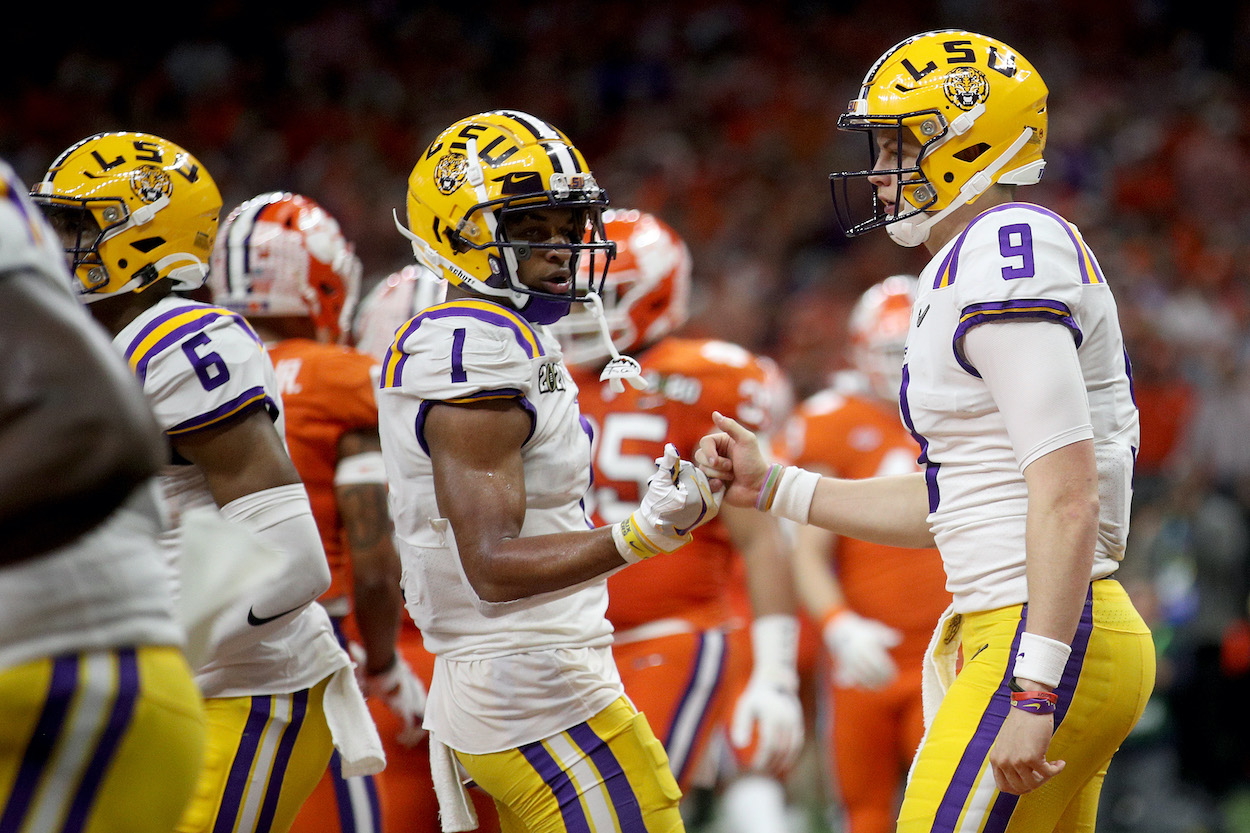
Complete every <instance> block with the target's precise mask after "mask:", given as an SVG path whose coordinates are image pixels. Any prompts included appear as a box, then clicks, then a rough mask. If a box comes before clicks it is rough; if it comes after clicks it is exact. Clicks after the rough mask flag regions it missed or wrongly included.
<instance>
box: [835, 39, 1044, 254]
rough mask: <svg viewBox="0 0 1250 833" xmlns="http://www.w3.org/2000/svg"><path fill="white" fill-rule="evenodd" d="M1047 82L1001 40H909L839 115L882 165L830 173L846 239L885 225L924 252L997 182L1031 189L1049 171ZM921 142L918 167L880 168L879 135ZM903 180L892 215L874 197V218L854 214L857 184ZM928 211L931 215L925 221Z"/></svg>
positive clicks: (874, 72) (885, 57)
mask: <svg viewBox="0 0 1250 833" xmlns="http://www.w3.org/2000/svg"><path fill="white" fill-rule="evenodd" d="M1046 96H1047V89H1046V84H1045V83H1044V82H1043V81H1042V78H1041V76H1040V75H1038V74H1037V70H1035V69H1034V68H1033V66H1032V65H1031V64H1030V63H1029V62H1028V61H1026V60H1024V58H1022V57H1021V56H1020V55H1019V54H1018V53H1017V52H1016V51H1015V50H1013V49H1012V48H1011V47H1009V46H1007V45H1006V44H1004V43H1002V42H1001V41H997V40H994V39H993V38H989V37H986V36H984V35H977V34H974V33H972V32H963V31H959V30H955V29H946V30H941V31H936V32H926V33H924V34H921V35H915V36H914V37H910V38H908V39H907V40H905V41H903V42H902V43H900V44H898V45H896V46H894V47H892V48H891V49H890V50H888V51H887V52H886V53H885V54H884V55H882V56H881V57H880V58H878V59H877V62H876V63H875V64H873V66H872V69H870V70H868V74H867V75H866V76H865V77H864V81H863V85H862V86H861V87H860V91H859V96H858V97H857V98H856V99H855V100H854V101H852V102H851V104H850V107H849V109H848V111H847V112H846V113H844V114H843V115H841V116H839V117H838V127H839V128H840V129H842V130H853V131H861V132H863V133H865V134H867V136H868V143H869V147H870V151H869V152H870V159H871V160H872V162H873V165H871V166H870V167H869V169H868V170H863V171H840V172H835V173H832V174H830V175H829V178H830V180H831V185H832V187H833V201H834V205H835V207H836V209H837V215H838V222H839V224H840V225H841V226H842V230H843V231H844V232H845V233H846V234H847V236H855V235H858V234H863V233H864V232H865V231H868V230H870V229H874V228H879V227H881V226H885V227H886V229H887V231H888V232H889V233H890V236H891V237H892V238H893V239H894V240H895V242H897V243H899V244H901V245H903V246H918V245H920V244H921V243H923V242H924V241H925V240H926V239H928V236H929V229H930V228H931V227H932V226H933V224H934V223H936V222H937V221H938V220H940V219H942V218H943V217H945V216H946V215H947V214H949V213H950V212H951V211H953V210H955V209H956V208H958V207H959V206H961V205H965V204H967V203H971V202H974V201H975V200H976V199H977V197H979V196H980V195H981V194H982V193H984V192H985V190H986V189H987V188H989V187H990V186H991V185H992V184H994V183H996V182H998V183H1002V184H1004V185H1032V184H1034V183H1036V182H1037V181H1038V180H1039V179H1040V178H1041V176H1042V170H1043V169H1044V168H1045V166H1046V163H1045V161H1043V159H1042V150H1043V149H1044V148H1045V146H1046ZM877 130H891V131H895V134H896V135H895V138H896V140H897V142H898V144H899V146H900V147H901V146H902V144H903V138H904V136H908V137H909V138H911V139H912V140H914V141H915V142H918V143H919V144H920V154H919V156H918V158H917V160H916V163H915V164H914V165H911V166H907V167H904V166H903V165H902V163H901V162H900V164H899V165H898V166H897V167H895V168H886V169H883V170H873V169H872V168H873V167H875V165H876V160H877V145H876V142H875V140H874V136H873V131H877ZM874 175H876V176H882V175H894V176H896V177H897V183H898V184H897V190H896V194H895V200H894V209H893V211H886V210H885V209H884V207H883V204H882V203H881V202H880V201H879V200H877V198H876V191H875V189H874V190H873V196H872V209H873V211H872V216H871V217H870V218H868V219H866V220H862V221H858V222H857V221H856V220H855V219H854V218H853V216H852V211H851V208H850V205H849V203H850V202H851V199H850V198H849V196H848V188H847V186H848V184H849V183H851V182H856V181H863V180H865V179H866V178H867V177H870V176H874ZM926 212H927V216H922V215H925V214H926Z"/></svg>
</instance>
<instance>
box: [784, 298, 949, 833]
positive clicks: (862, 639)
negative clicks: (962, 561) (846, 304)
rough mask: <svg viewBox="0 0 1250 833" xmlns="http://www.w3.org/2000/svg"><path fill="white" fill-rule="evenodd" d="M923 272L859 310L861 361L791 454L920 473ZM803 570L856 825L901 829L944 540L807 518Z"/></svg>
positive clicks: (842, 792) (828, 463) (809, 414)
mask: <svg viewBox="0 0 1250 833" xmlns="http://www.w3.org/2000/svg"><path fill="white" fill-rule="evenodd" d="M915 287H916V279H915V278H914V277H911V276H910V275H894V276H892V277H889V278H886V279H885V280H884V281H882V282H881V283H879V284H877V285H875V286H873V287H872V288H870V289H869V290H868V291H867V292H865V293H864V294H863V295H862V296H861V297H860V299H859V301H858V303H856V305H855V308H854V309H853V310H852V312H851V320H850V333H851V351H850V358H851V362H852V365H853V366H854V370H853V371H847V372H844V373H841V374H839V376H838V381H837V383H835V385H834V387H832V388H829V389H827V390H824V391H821V392H820V393H817V394H815V395H814V396H812V397H810V398H809V399H808V400H807V401H805V402H804V403H802V405H800V407H799V408H798V410H797V411H796V413H795V414H794V416H793V417H792V418H791V419H790V421H789V422H788V424H787V426H786V430H785V432H784V434H783V435H782V437H781V438H780V440H781V441H780V442H779V443H778V446H779V452H780V453H779V456H782V457H786V458H788V459H789V460H790V462H792V463H794V464H795V465H801V466H803V467H804V468H807V469H810V470H811V471H817V472H820V473H821V474H826V475H829V476H836V477H845V478H863V477H871V476H874V475H883V474H899V473H905V472H911V471H917V470H918V467H917V463H916V458H917V457H918V456H919V454H920V448H919V446H918V445H917V444H916V442H915V440H913V439H912V438H911V436H910V435H909V434H908V433H907V431H906V429H905V428H904V427H903V425H902V422H901V420H900V419H899V416H898V388H899V384H900V382H901V378H902V363H903V342H904V341H905V340H906V337H907V329H908V324H909V322H910V318H911V308H912V300H913V298H914V297H915V291H916V290H915ZM794 560H795V567H794V569H795V577H796V579H797V582H798V589H799V594H800V597H801V598H802V600H803V603H804V604H805V605H806V607H807V609H808V611H809V612H810V613H811V614H812V616H813V618H815V619H818V620H819V621H820V622H821V623H822V624H821V633H822V636H823V638H824V643H825V646H826V648H827V649H828V652H829V655H830V658H831V659H832V663H833V665H832V671H833V674H832V686H831V688H830V690H829V696H830V698H831V699H830V701H829V703H828V704H827V705H829V706H830V708H828V709H827V711H828V712H829V713H830V714H831V715H832V719H831V720H830V721H829V731H830V736H829V743H830V744H831V749H832V764H833V770H834V772H833V786H834V788H835V791H836V792H837V793H838V795H839V796H840V798H841V801H842V804H843V806H844V808H845V812H846V820H847V830H848V831H849V833H887V832H888V831H892V830H893V829H894V819H895V817H896V815H897V801H898V796H899V794H900V788H901V786H902V783H903V778H904V776H905V775H906V773H907V769H908V767H909V766H910V764H911V760H912V757H913V756H914V755H915V752H916V748H917V747H918V746H919V745H920V739H921V736H922V735H923V734H924V719H923V713H922V711H923V710H922V703H921V696H920V678H921V668H922V663H923V659H924V653H925V649H926V647H927V646H928V643H929V638H930V635H931V634H932V632H933V628H934V625H935V624H936V623H937V621H938V619H939V618H940V617H941V615H942V612H943V611H944V610H945V609H946V607H947V605H949V604H950V601H951V597H950V594H949V593H948V592H947V591H946V589H945V584H946V576H945V573H944V572H943V571H942V560H941V558H940V557H939V555H938V552H937V550H934V549H928V550H909V549H896V548H893V547H886V546H882V545H879V544H870V543H867V542H865V541H859V540H856V539H853V538H840V537H837V536H835V535H834V534H833V533H832V532H829V531H827V530H825V529H821V528H820V527H816V526H803V527H800V528H799V530H798V532H797V536H796V541H795V551H794Z"/></svg>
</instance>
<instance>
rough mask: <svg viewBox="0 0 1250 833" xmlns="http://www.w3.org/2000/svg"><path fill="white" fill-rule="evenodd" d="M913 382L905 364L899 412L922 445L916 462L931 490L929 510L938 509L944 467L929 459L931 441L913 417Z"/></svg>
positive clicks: (900, 387) (914, 437)
mask: <svg viewBox="0 0 1250 833" xmlns="http://www.w3.org/2000/svg"><path fill="white" fill-rule="evenodd" d="M910 383H911V373H910V372H909V371H908V369H907V365H906V364H904V365H903V382H902V384H901V385H899V390H898V408H899V414H900V415H901V416H902V417H903V425H904V426H906V428H907V432H908V433H909V434H911V436H912V439H914V440H915V441H916V443H917V445H919V446H920V456H919V457H917V458H916V462H917V463H919V464H920V465H922V466H924V485H925V489H926V490H927V491H928V492H929V512H930V513H933V512H936V511H937V508H938V501H939V499H940V494H939V492H938V482H937V478H938V469H940V468H942V464H941V463H934V462H931V461H930V460H929V441H928V440H927V439H925V438H924V437H923V436H922V435H921V434H920V432H919V431H917V430H916V424H915V423H914V422H912V419H911V405H910V404H908V402H907V387H908V385H909V384H910Z"/></svg>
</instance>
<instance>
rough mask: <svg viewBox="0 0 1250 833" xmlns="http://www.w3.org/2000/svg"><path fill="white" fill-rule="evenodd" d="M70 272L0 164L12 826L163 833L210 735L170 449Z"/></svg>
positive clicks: (2, 495) (3, 681)
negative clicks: (173, 549) (193, 662)
mask: <svg viewBox="0 0 1250 833" xmlns="http://www.w3.org/2000/svg"><path fill="white" fill-rule="evenodd" d="M69 280H70V279H69V274H68V273H67V272H66V271H65V268H64V266H63V265H62V255H61V252H60V247H59V246H58V245H57V241H56V235H55V234H54V233H53V232H52V230H51V229H50V228H48V226H47V224H46V223H45V222H44V221H43V218H42V217H41V216H40V214H39V211H38V209H36V208H35V207H34V206H33V205H31V203H30V201H29V200H28V199H27V196H26V188H25V187H24V186H22V185H21V184H20V183H18V181H17V179H16V177H14V175H13V172H12V171H11V170H10V169H9V167H8V165H6V164H4V163H2V162H0V340H3V343H4V349H3V350H0V364H2V365H3V372H0V459H2V460H4V465H3V466H0V541H3V542H4V545H3V546H2V547H0V712H2V713H3V714H4V719H3V720H0V830H51V829H57V830H75V831H78V830H123V829H124V830H137V831H148V832H149V833H160V832H161V831H167V830H170V829H171V828H172V827H173V825H174V824H175V823H176V822H177V821H178V818H179V816H180V815H181V814H182V810H183V807H184V806H185V805H186V802H187V800H188V799H189V798H190V797H191V791H192V789H193V788H194V786H195V779H196V775H197V774H198V772H199V768H200V761H201V757H202V755H203V750H204V735H205V731H204V711H203V706H202V704H201V702H200V695H199V692H197V691H196V690H195V684H194V682H193V681H192V679H191V670H190V669H189V668H188V667H187V662H186V659H185V658H184V657H183V654H182V646H183V643H184V637H183V631H182V628H181V627H180V625H179V624H178V623H177V622H176V621H175V618H174V615H173V599H172V596H171V595H170V592H169V585H168V582H166V580H165V568H164V565H163V563H162V559H161V554H160V549H159V547H158V545H157V540H156V535H157V532H158V530H159V523H160V515H159V511H158V507H157V503H156V494H155V482H154V481H153V479H152V478H153V476H154V475H155V474H156V472H157V469H158V467H159V466H160V464H161V461H162V454H163V450H164V449H163V447H162V444H161V442H160V432H159V431H157V429H156V424H155V421H154V420H153V419H152V415H151V412H150V411H149V410H148V408H147V403H146V402H144V400H143V394H142V392H141V391H140V390H139V388H138V386H137V385H136V384H135V382H134V379H133V378H132V377H131V376H130V374H129V372H128V371H127V369H126V367H125V365H124V364H123V363H122V362H121V361H120V359H119V358H118V356H117V355H116V354H115V353H114V352H113V350H112V348H111V346H110V345H109V343H108V338H107V337H106V336H105V335H104V332H103V331H102V330H100V329H99V326H98V325H97V324H95V322H93V321H92V320H91V319H90V317H89V316H87V315H86V314H85V313H84V312H83V310H82V308H81V307H80V306H79V304H78V303H77V302H76V301H75V300H74V296H73V295H72V294H71V293H70V291H69V286H70V283H69ZM136 808H141V811H139V812H136Z"/></svg>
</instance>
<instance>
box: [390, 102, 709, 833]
mask: <svg viewBox="0 0 1250 833" xmlns="http://www.w3.org/2000/svg"><path fill="white" fill-rule="evenodd" d="M605 203H606V199H605V196H604V194H603V192H602V190H601V189H600V188H599V186H598V184H597V183H596V182H595V179H594V176H593V175H592V174H591V173H590V171H589V170H588V169H587V166H586V161H585V159H584V158H582V155H581V153H580V152H579V151H578V150H577V149H576V148H575V147H573V145H572V144H570V143H569V141H568V139H567V138H566V137H565V136H564V134H562V133H560V132H559V131H558V130H556V128H554V127H552V126H551V125H550V124H547V123H546V122H544V121H542V120H541V119H537V118H535V117H534V116H531V115H528V114H526V113H519V112H516V111H510V110H501V111H496V112H490V113H481V114H478V115H475V116H470V117H469V118H466V119H463V120H461V121H459V122H457V123H456V124H453V125H452V126H451V127H449V128H447V129H446V130H445V131H443V132H442V133H441V134H440V135H439V136H438V137H437V138H436V139H435V140H434V142H433V144H431V146H430V148H429V149H428V150H427V151H426V152H425V153H424V154H423V155H422V157H421V159H420V160H419V161H418V162H417V164H416V166H415V167H414V168H413V171H412V174H411V176H410V177H409V181H408V226H407V227H405V226H402V225H401V226H400V227H399V228H400V231H401V232H402V233H403V234H404V235H405V236H406V237H408V238H409V239H410V240H411V241H412V243H413V250H414V252H415V253H416V255H417V257H418V258H419V259H420V260H421V262H422V263H423V264H425V265H426V266H427V267H428V268H430V269H431V270H432V271H435V272H436V273H439V274H441V275H442V276H443V277H445V278H446V279H447V281H448V287H447V300H446V302H445V303H442V304H436V305H434V306H433V307H430V308H427V309H425V310H424V311H422V312H421V313H420V314H418V315H417V316H416V317H415V318H412V319H411V320H410V321H408V322H407V323H406V324H404V325H402V326H401V327H400V328H399V330H398V332H397V333H396V336H395V341H394V344H393V346H392V347H391V349H390V350H389V351H388V353H387V356H386V358H385V360H384V362H383V366H382V381H381V390H380V393H379V396H378V409H379V415H380V431H381V436H382V451H383V456H384V459H385V462H386V472H387V480H388V483H389V484H390V489H391V493H390V499H391V515H392V517H393V518H394V519H395V527H396V534H397V536H398V539H399V549H400V557H401V559H402V562H403V567H404V579H403V580H404V593H405V596H406V598H407V604H408V609H409V611H410V612H411V613H412V616H413V619H414V620H415V622H416V624H417V626H418V627H420V629H421V632H422V635H423V636H424V638H425V645H426V647H427V648H428V649H430V650H431V651H432V652H433V653H434V654H435V657H436V660H435V665H434V675H433V681H432V683H431V685H430V692H429V701H428V703H427V707H426V712H425V727H426V728H427V729H429V730H430V740H431V746H430V749H431V764H432V766H433V768H434V782H435V787H436V789H437V790H438V798H439V805H440V808H441V814H442V821H443V828H444V830H462V829H471V828H472V827H473V826H475V821H474V820H473V819H472V817H471V816H472V814H471V813H470V812H468V810H471V809H472V808H471V807H469V806H468V805H467V804H466V803H465V798H464V796H463V795H461V794H459V791H458V790H457V789H456V787H457V786H458V783H459V779H458V778H457V777H456V773H455V765H454V763H453V761H452V756H453V755H454V758H455V759H456V760H457V761H459V763H460V765H462V766H463V767H464V768H465V769H466V770H467V771H468V773H469V775H470V776H471V777H472V779H473V780H474V781H475V782H476V783H477V784H478V786H480V787H481V788H482V789H484V790H485V791H486V792H487V793H489V794H490V795H491V796H492V797H493V798H494V799H495V803H496V806H497V807H498V809H499V816H500V822H501V825H502V827H503V829H505V830H514V829H515V830H570V831H572V830H589V829H594V830H601V831H602V830H609V831H610V830H655V831H660V830H664V831H672V830H680V829H681V816H680V814H679V812H678V809H677V801H678V799H679V798H680V791H679V790H678V789H677V785H676V782H675V781H674V780H673V776H672V774H671V773H670V772H669V769H668V763H667V759H666V758H665V755H664V751H663V748H662V747H661V746H660V744H659V742H658V741H657V740H656V738H655V736H654V734H652V732H651V729H650V727H649V725H648V724H647V721H646V719H645V717H643V716H642V715H641V714H639V713H638V712H637V711H636V710H635V709H634V708H633V706H632V704H631V703H630V702H629V700H628V698H626V697H625V694H624V690H623V688H622V686H621V681H620V677H619V675H618V674H617V671H616V666H615V665H614V664H613V660H612V654H611V650H610V645H611V641H612V630H611V627H610V625H609V624H608V622H607V620H606V619H605V618H604V614H605V612H606V610H607V591H606V585H605V578H606V576H607V574H608V573H609V572H612V571H614V570H617V569H620V568H622V567H624V566H626V565H627V564H630V563H635V562H637V561H639V560H641V559H643V558H649V557H652V556H656V555H660V554H661V553H666V552H671V551H672V550H674V549H676V548H677V547H679V546H681V545H682V544H684V543H686V542H688V541H689V540H691V534H690V533H691V530H693V529H694V527H696V526H698V525H699V524H701V523H703V522H705V521H707V520H709V519H711V517H712V516H713V515H715V511H716V508H717V503H716V502H715V500H714V499H713V498H712V495H711V493H710V491H709V489H708V484H707V481H706V478H703V477H702V475H701V474H699V473H698V472H697V469H695V467H694V466H692V465H691V464H690V463H687V462H685V461H681V460H679V459H678V458H677V455H676V453H675V449H672V451H671V453H669V454H666V456H665V458H663V465H662V466H661V467H660V468H659V470H658V471H657V473H656V475H655V476H654V477H653V478H652V481H651V484H650V486H649V489H648V492H647V497H646V498H645V499H644V500H643V503H642V506H640V507H639V509H638V510H637V511H636V512H634V513H633V514H632V515H631V516H630V517H629V518H628V519H627V520H625V521H623V522H622V523H619V524H615V525H613V526H611V527H605V528H602V529H591V528H590V523H589V522H588V520H587V517H586V512H585V510H584V508H583V506H582V497H583V495H584V494H585V492H586V490H587V488H588V487H589V486H590V479H591V467H590V439H591V438H590V433H589V428H588V425H587V424H586V422H585V421H584V420H583V419H582V418H581V415H580V413H579V411H578V406H577V388H576V386H575V385H574V384H573V381H572V379H571V377H570V376H569V373H568V370H567V369H566V367H565V365H564V361H563V358H562V356H561V352H560V348H559V345H558V343H557V341H556V340H555V339H554V338H553V337H552V336H551V335H550V334H549V333H548V332H547V329H546V327H545V326H544V325H545V324H548V323H551V322H552V321H555V320H557V319H558V318H560V317H561V316H563V315H565V314H566V313H567V312H568V311H569V309H570V306H571V305H572V304H573V303H580V302H584V301H585V298H584V293H583V292H579V291H578V289H577V285H578V280H577V279H576V276H577V275H578V260H579V258H582V257H586V258H588V259H590V263H591V266H590V268H589V269H588V270H586V272H585V274H588V275H593V276H596V277H597V278H598V279H599V281H600V282H601V281H602V274H603V273H604V270H605V268H606V261H607V260H610V257H611V254H612V252H613V246H612V244H611V243H609V242H607V241H605V240H604V238H603V223H602V218H601V212H602V209H603V206H604V205H605ZM596 264H598V265H599V267H600V268H599V270H598V271H596V268H595V265H596ZM621 364H622V365H623V366H628V365H629V362H628V361H626V360H624V359H622V360H621ZM633 367H635V368H636V367H637V365H636V363H635V364H634V365H633ZM670 449H671V446H670ZM657 590H658V592H662V590H661V589H657ZM449 750H450V752H449Z"/></svg>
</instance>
